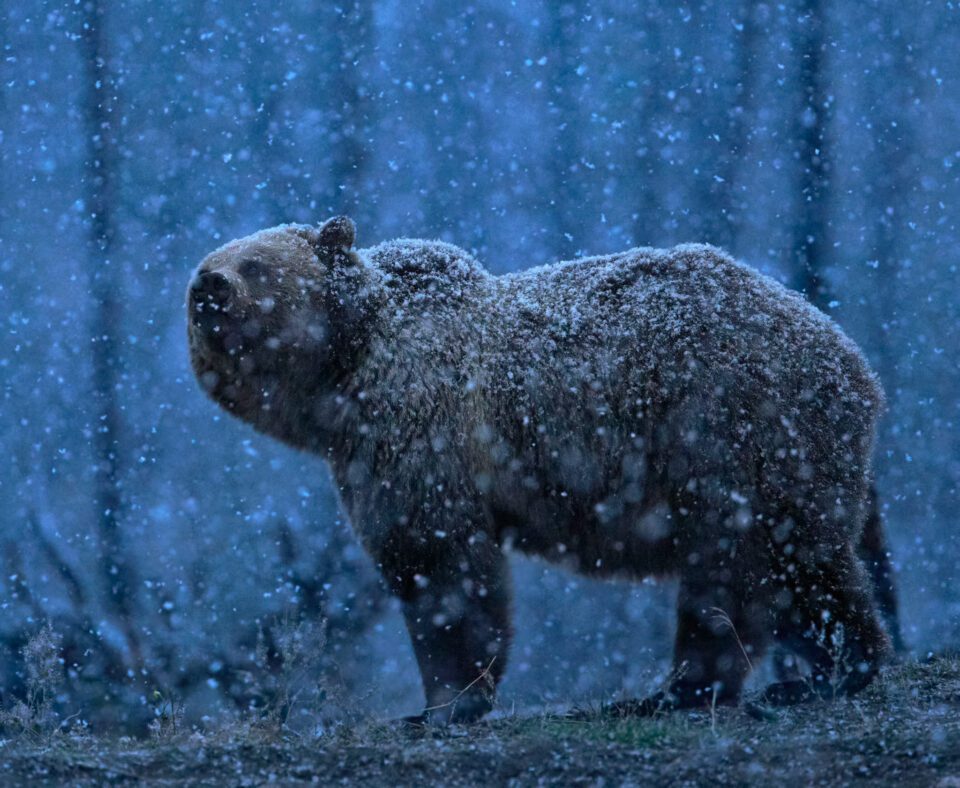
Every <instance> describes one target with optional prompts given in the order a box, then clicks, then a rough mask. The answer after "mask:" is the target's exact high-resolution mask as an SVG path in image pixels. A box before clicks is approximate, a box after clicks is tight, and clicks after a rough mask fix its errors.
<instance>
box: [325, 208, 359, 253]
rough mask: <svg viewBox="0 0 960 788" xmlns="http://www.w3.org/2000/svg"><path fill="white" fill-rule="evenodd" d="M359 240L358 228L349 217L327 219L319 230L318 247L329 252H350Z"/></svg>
mask: <svg viewBox="0 0 960 788" xmlns="http://www.w3.org/2000/svg"><path fill="white" fill-rule="evenodd" d="M356 239H357V226H356V225H355V224H354V223H353V219H351V218H350V217H349V216H334V217H333V218H332V219H327V221H325V222H324V223H323V224H321V225H320V228H319V229H318V230H317V241H316V245H317V246H318V247H319V248H321V249H325V250H326V251H329V252H349V251H350V247H351V246H353V242H354V241H355V240H356Z"/></svg>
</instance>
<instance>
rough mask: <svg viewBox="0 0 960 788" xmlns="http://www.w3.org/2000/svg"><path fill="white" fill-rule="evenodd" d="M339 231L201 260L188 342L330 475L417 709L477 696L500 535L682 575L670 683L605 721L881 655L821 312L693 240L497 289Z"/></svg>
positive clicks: (782, 692)
mask: <svg viewBox="0 0 960 788" xmlns="http://www.w3.org/2000/svg"><path fill="white" fill-rule="evenodd" d="M354 232H355V231H354V226H353V223H352V222H351V221H350V220H349V219H347V218H345V217H339V218H336V219H332V220H330V221H328V222H327V223H325V224H324V225H322V226H321V227H319V228H313V227H308V226H302V225H284V226H280V227H276V228H272V229H269V230H264V231H261V232H259V233H256V234H255V235H252V236H249V237H247V238H243V239H240V240H237V241H233V242H231V243H228V244H226V245H225V246H223V247H221V248H220V249H218V250H216V251H215V252H213V253H212V254H210V255H209V256H208V257H207V258H206V259H205V260H204V261H203V262H202V263H201V265H200V267H199V269H198V272H197V274H196V276H195V278H194V280H193V282H192V283H191V289H190V294H189V308H190V320H189V339H190V348H191V355H192V360H193V365H194V369H195V371H196V373H197V376H198V378H199V380H200V382H201V384H202V385H203V387H204V388H205V389H206V391H207V392H208V393H209V394H210V396H211V397H213V399H215V400H216V401H217V402H219V403H220V404H221V405H222V406H223V407H224V408H226V409H227V410H228V411H230V412H231V413H233V414H234V415H235V416H237V417H239V418H241V419H243V420H245V421H247V422H249V423H251V424H252V425H253V426H254V427H256V428H257V429H258V430H261V431H263V432H265V433H268V434H270V435H273V436H274V437H277V438H279V439H280V440H282V441H285V442H286V443H288V444H291V445H293V446H297V447H300V448H302V449H306V450H308V451H311V452H314V453H316V454H318V455H319V456H321V457H323V458H325V459H326V460H327V461H328V462H329V463H330V466H331V468H332V471H333V475H334V478H335V480H336V484H337V486H338V488H339V493H340V496H341V500H342V504H343V507H344V509H345V511H346V513H347V514H348V516H349V519H350V522H351V523H352V525H353V527H354V529H355V530H356V532H357V534H358V535H359V537H360V539H361V540H362V541H363V544H364V545H365V547H366V549H367V550H368V551H369V552H370V554H371V556H373V559H374V560H375V561H376V562H377V565H378V566H379V568H380V569H381V571H382V573H383V576H384V578H385V580H386V582H387V583H388V584H389V586H390V587H391V589H392V590H393V591H394V592H395V593H396V594H397V595H398V596H399V597H400V599H401V600H402V603H403V610H404V615H405V618H406V622H407V625H408V627H409V630H410V636H411V639H412V642H413V647H414V650H415V652H416V656H417V660H418V663H419V665H420V669H421V673H422V677H423V682H424V687H425V691H426V700H427V712H426V717H427V718H428V719H430V720H435V721H449V720H454V721H467V720H472V719H475V718H477V717H478V716H480V715H482V714H483V713H485V712H486V711H487V710H488V709H489V708H490V702H491V693H490V691H489V690H490V687H491V686H493V685H494V684H495V682H496V681H497V680H498V679H499V678H500V676H501V675H502V674H503V670H504V667H505V665H506V656H507V649H508V645H509V641H510V623H509V602H510V589H509V583H508V571H507V565H506V560H505V556H504V552H503V548H504V547H505V546H506V545H510V546H512V547H513V548H514V549H516V550H520V551H523V552H525V553H531V554H536V555H540V556H543V557H545V558H547V559H549V560H552V561H556V562H559V563H562V564H564V565H565V566H568V567H571V568H573V569H576V570H578V571H580V572H584V573H587V574H591V575H598V576H622V577H629V578H641V577H643V576H645V575H650V574H671V575H676V576H677V577H678V578H679V581H680V593H679V605H678V623H677V634H676V644H675V661H676V663H677V668H678V670H677V674H676V678H675V679H674V680H673V682H672V683H671V685H670V687H669V689H668V691H667V692H666V693H664V694H661V695H659V696H657V697H655V698H653V699H648V700H647V701H644V702H639V703H632V704H630V703H628V704H621V705H620V706H618V707H617V708H618V709H619V710H620V711H623V712H630V711H634V712H648V711H650V710H651V709H652V708H654V707H655V706H658V707H663V706H666V707H683V706H690V705H698V704H704V703H711V702H718V703H734V702H736V701H737V700H738V698H739V696H740V692H741V687H742V685H743V681H744V678H745V677H746V675H747V673H748V671H749V669H750V668H751V666H752V665H753V664H755V663H756V662H757V661H758V660H759V658H760V657H761V655H762V654H763V652H764V650H765V649H766V648H767V646H768V645H769V644H770V643H771V642H773V641H776V642H778V643H780V644H781V645H785V646H787V647H789V648H790V649H792V650H793V651H795V652H796V653H797V654H799V655H800V656H802V657H803V658H804V660H805V661H806V662H807V663H809V664H810V665H811V666H812V680H810V681H808V682H806V683H801V682H799V681H794V682H781V683H779V684H776V685H773V686H772V687H771V688H769V689H768V691H767V693H766V698H767V700H768V701H770V702H790V701H794V700H797V699H799V698H801V697H803V696H805V695H806V694H809V692H810V690H809V689H808V688H809V687H810V686H812V687H813V688H814V691H816V692H817V693H819V694H821V695H832V694H834V693H836V692H843V693H851V692H855V691H857V690H858V689H860V688H861V687H863V686H864V685H866V684H867V683H868V682H869V681H870V680H871V678H872V677H873V676H874V675H875V673H876V671H877V666H878V662H879V660H880V658H881V656H882V655H883V653H884V652H885V651H886V649H887V647H888V646H887V638H886V635H885V634H884V632H883V630H882V628H881V626H880V625H879V623H878V619H877V616H876V613H875V611H874V605H873V601H872V599H871V594H870V591H869V588H868V583H867V582H866V579H865V574H864V571H863V567H862V565H861V563H860V561H859V560H858V558H857V556H856V552H855V547H856V544H857V541H858V539H859V535H860V532H861V529H862V526H863V522H864V517H865V499H866V496H867V490H868V476H869V472H870V453H871V447H872V442H873V435H874V423H875V421H876V418H877V414H878V412H879V410H880V409H881V407H882V400H883V395H882V392H881V390H880V387H879V386H878V383H877V381H876V378H875V377H874V376H873V374H872V373H871V372H870V370H869V369H868V367H867V365H866V363H865V361H864V359H863V357H862V356H861V354H860V352H859V351H858V350H857V348H856V347H855V346H854V345H853V343H852V342H851V341H850V340H849V339H847V338H846V336H844V334H843V333H842V332H841V331H840V330H839V328H838V327H837V326H836V325H835V324H834V323H833V322H832V321H831V320H830V319H829V318H827V317H825V316H824V315H823V314H821V313H820V312H818V311H817V310H816V309H814V308H813V307H811V306H810V305H808V304H807V303H806V302H805V301H804V300H803V299H802V298H801V297H800V296H798V295H796V294H795V293H792V292H790V291H788V290H786V289H785V288H783V287H782V286H780V285H779V284H777V283H776V282H774V281H772V280H770V279H768V278H766V277H764V276H762V275H760V274H758V273H757V272H755V271H753V270H751V269H750V268H747V267H746V266H744V265H741V264H739V263H737V262H735V261H734V260H732V259H731V258H730V257H728V256H727V255H726V254H724V253H723V252H721V251H719V250H717V249H714V248H711V247H709V246H699V245H688V246H678V247H676V248H674V249H670V250H656V249H632V250H630V251H627V252H623V253H620V254H615V255H610V256H606V257H593V258H586V259H580V260H575V261H570V262H565V263H559V264H557V265H550V266H544V267H541V268H535V269H531V270H527V271H523V272H521V273H517V274H510V275H506V276H499V277H497V276H492V275H491V274H489V273H487V272H486V271H484V269H483V268H481V266H480V265H479V264H478V263H477V262H476V261H475V260H474V259H473V258H471V257H470V256H469V255H468V254H467V253H466V252H464V251H462V250H461V249H458V248H456V247H454V246H450V245H448V244H444V243H436V242H428V241H417V240H399V241H393V242H389V243H384V244H381V245H380V246H376V247H373V248H370V249H362V250H353V248H352V247H353V242H354ZM481 676H482V677H483V679H484V680H480V679H481Z"/></svg>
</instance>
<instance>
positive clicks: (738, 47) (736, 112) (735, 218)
mask: <svg viewBox="0 0 960 788" xmlns="http://www.w3.org/2000/svg"><path fill="white" fill-rule="evenodd" d="M760 33H761V31H760V26H759V23H758V20H757V3H756V2H755V0H744V2H743V3H742V5H741V7H740V9H739V24H738V25H737V26H736V27H735V28H734V42H735V43H734V46H735V53H736V54H735V55H734V65H733V86H732V101H731V104H730V107H729V108H728V109H727V133H726V140H725V141H726V150H725V151H724V154H723V156H722V157H721V159H720V166H719V168H718V173H717V176H718V178H719V180H718V181H717V182H716V185H715V190H714V193H715V195H716V204H715V207H714V210H713V212H714V214H715V220H714V221H712V222H709V223H708V224H707V227H708V228H712V229H713V230H714V231H715V232H716V233H717V237H716V238H710V237H708V238H705V239H704V240H706V241H709V242H710V243H716V244H717V245H718V246H723V247H725V248H727V249H730V250H731V251H734V250H736V248H737V240H738V238H739V235H740V232H741V229H742V225H743V213H744V210H745V205H744V199H745V198H746V189H745V187H744V185H743V180H744V179H743V178H742V176H741V172H742V170H743V165H744V158H745V156H746V153H747V150H748V148H749V146H750V138H751V133H752V123H751V121H752V119H753V118H752V113H751V110H752V108H753V104H754V95H753V94H754V91H755V90H756V86H757V82H758V80H757V76H758V71H759V69H758V64H757V59H758V47H759V44H760V40H761V36H760Z"/></svg>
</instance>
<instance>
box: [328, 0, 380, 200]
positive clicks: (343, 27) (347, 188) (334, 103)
mask: <svg viewBox="0 0 960 788" xmlns="http://www.w3.org/2000/svg"><path fill="white" fill-rule="evenodd" d="M335 13H336V18H335V20H334V23H333V27H332V29H333V31H334V35H333V40H332V42H331V43H332V45H333V46H332V49H331V53H330V54H331V58H332V61H333V62H332V63H331V65H330V68H331V69H332V76H331V79H330V83H329V84H330V90H329V101H330V103H331V107H330V109H331V117H332V123H333V126H334V128H333V131H334V132H335V133H334V134H333V135H331V136H332V138H333V139H334V140H336V143H335V144H334V146H333V155H332V157H331V158H332V161H331V167H330V182H331V187H332V188H331V192H332V193H331V205H333V206H334V207H335V209H336V210H338V211H341V212H344V213H350V214H356V213H357V212H358V211H362V210H363V205H365V204H366V200H367V198H366V196H365V195H364V194H363V174H364V171H365V169H366V167H367V164H368V154H369V151H368V149H367V141H366V138H365V137H366V127H367V124H368V123H369V109H370V108H369V96H368V93H367V90H368V86H369V85H370V82H371V80H370V78H369V75H367V74H366V73H365V71H364V68H363V58H364V57H365V55H366V50H367V49H368V48H369V46H370V44H371V41H372V35H373V11H372V9H371V7H370V2H369V0H354V1H353V2H348V3H346V4H344V5H343V6H342V7H340V6H337V7H336V9H335Z"/></svg>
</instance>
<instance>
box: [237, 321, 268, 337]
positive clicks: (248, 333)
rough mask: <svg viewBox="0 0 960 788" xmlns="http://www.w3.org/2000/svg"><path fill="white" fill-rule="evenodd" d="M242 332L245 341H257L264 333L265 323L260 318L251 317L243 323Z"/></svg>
mask: <svg viewBox="0 0 960 788" xmlns="http://www.w3.org/2000/svg"><path fill="white" fill-rule="evenodd" d="M240 330H241V331H242V332H243V336H244V339H257V338H258V337H259V336H260V335H261V334H262V333H263V323H262V322H261V321H260V318H258V317H250V318H247V319H246V320H244V321H243V323H242V324H241V327H240Z"/></svg>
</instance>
